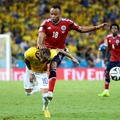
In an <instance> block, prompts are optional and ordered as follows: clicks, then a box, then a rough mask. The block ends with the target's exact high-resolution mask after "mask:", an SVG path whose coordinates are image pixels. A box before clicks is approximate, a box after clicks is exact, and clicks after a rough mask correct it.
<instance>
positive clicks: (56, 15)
mask: <svg viewBox="0 0 120 120" xmlns="http://www.w3.org/2000/svg"><path fill="white" fill-rule="evenodd" d="M60 16H61V11H60V10H59V9H58V8H51V9H50V18H51V20H52V22H53V23H57V22H58V21H59V20H60Z"/></svg>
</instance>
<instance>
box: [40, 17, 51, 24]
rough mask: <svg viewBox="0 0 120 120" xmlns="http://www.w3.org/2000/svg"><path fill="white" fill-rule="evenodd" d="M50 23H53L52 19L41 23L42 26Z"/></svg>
mask: <svg viewBox="0 0 120 120" xmlns="http://www.w3.org/2000/svg"><path fill="white" fill-rule="evenodd" d="M49 22H52V21H51V19H50V18H48V19H45V20H44V21H43V22H42V23H41V25H44V24H47V23H49Z"/></svg>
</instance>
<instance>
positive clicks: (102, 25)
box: [96, 22, 108, 29]
mask: <svg viewBox="0 0 120 120" xmlns="http://www.w3.org/2000/svg"><path fill="white" fill-rule="evenodd" d="M107 25H108V23H107V22H105V23H102V24H100V25H97V26H96V29H99V28H101V27H105V26H107Z"/></svg>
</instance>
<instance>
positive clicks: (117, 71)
mask: <svg viewBox="0 0 120 120" xmlns="http://www.w3.org/2000/svg"><path fill="white" fill-rule="evenodd" d="M109 75H110V79H111V80H114V81H119V80H120V67H113V68H112V69H111V70H110V72H109Z"/></svg>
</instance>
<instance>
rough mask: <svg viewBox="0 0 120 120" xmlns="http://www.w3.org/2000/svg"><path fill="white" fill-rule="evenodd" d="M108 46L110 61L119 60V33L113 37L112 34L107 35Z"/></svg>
mask: <svg viewBox="0 0 120 120" xmlns="http://www.w3.org/2000/svg"><path fill="white" fill-rule="evenodd" d="M107 42H108V46H109V48H110V54H111V55H110V61H113V62H119V61H120V34H118V35H117V36H116V37H113V35H112V34H110V35H108V36H107Z"/></svg>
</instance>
